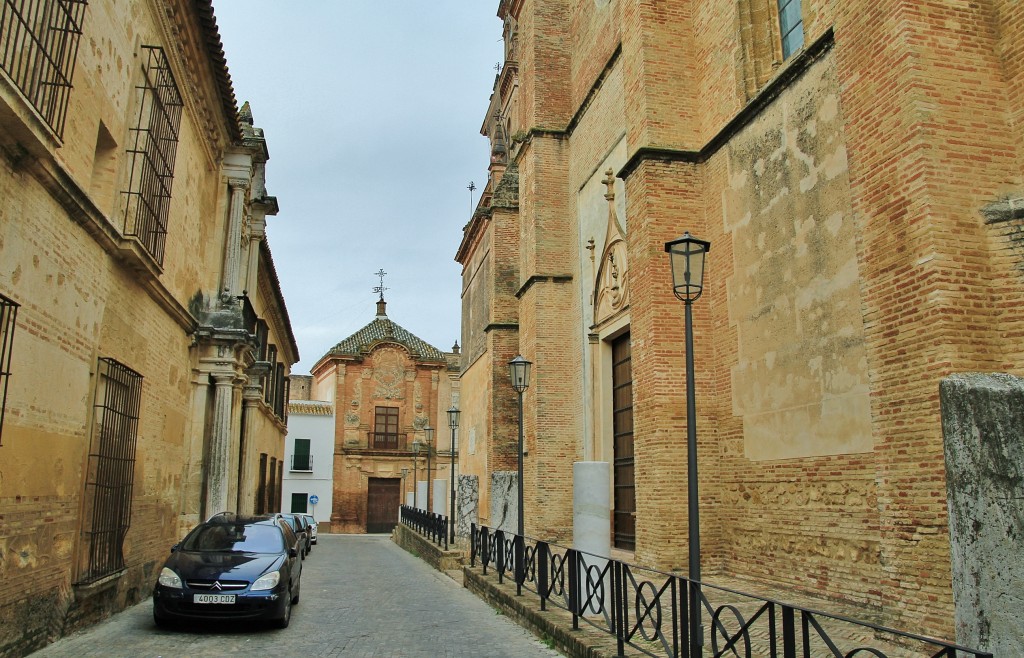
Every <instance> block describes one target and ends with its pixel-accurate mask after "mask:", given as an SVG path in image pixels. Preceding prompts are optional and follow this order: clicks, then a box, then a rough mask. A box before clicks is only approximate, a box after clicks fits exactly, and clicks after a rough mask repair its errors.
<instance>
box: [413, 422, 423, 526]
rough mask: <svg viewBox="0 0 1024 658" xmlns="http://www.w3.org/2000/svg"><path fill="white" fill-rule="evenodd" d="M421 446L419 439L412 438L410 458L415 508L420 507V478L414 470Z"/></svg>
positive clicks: (417, 464)
mask: <svg viewBox="0 0 1024 658" xmlns="http://www.w3.org/2000/svg"><path fill="white" fill-rule="evenodd" d="M422 447H423V444H422V443H420V440H419V439H414V440H413V442H412V454H413V455H414V457H413V458H412V506H413V508H415V509H419V508H420V503H419V489H420V487H419V483H420V479H419V476H418V475H417V474H416V470H417V469H416V467H417V466H419V464H420V449H421V448H422Z"/></svg>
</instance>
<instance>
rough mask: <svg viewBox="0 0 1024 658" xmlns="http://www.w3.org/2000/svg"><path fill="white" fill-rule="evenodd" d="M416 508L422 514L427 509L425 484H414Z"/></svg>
mask: <svg viewBox="0 0 1024 658" xmlns="http://www.w3.org/2000/svg"><path fill="white" fill-rule="evenodd" d="M416 508H417V509H421V510H423V511H424V512H425V511H427V510H428V509H429V507H428V506H427V483H426V481H424V482H417V483H416Z"/></svg>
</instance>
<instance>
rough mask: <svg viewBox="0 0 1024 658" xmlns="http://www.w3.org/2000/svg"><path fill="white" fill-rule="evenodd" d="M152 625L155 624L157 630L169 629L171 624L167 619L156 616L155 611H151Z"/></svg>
mask: <svg viewBox="0 0 1024 658" xmlns="http://www.w3.org/2000/svg"><path fill="white" fill-rule="evenodd" d="M153 623H154V624H156V627H157V628H164V629H167V628H170V627H171V626H172V625H173V624H172V622H171V620H170V619H168V618H167V617H161V616H160V615H158V614H157V612H156V610H154V611H153Z"/></svg>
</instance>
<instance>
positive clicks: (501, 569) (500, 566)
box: [494, 530, 505, 583]
mask: <svg viewBox="0 0 1024 658" xmlns="http://www.w3.org/2000/svg"><path fill="white" fill-rule="evenodd" d="M494 541H495V542H497V544H498V561H497V563H496V564H495V565H494V566H495V568H496V569H497V570H498V582H499V583H502V582H504V577H505V531H504V530H498V531H496V532H495V533H494Z"/></svg>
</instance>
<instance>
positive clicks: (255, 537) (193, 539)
mask: <svg viewBox="0 0 1024 658" xmlns="http://www.w3.org/2000/svg"><path fill="white" fill-rule="evenodd" d="M181 548H182V550H186V551H199V552H213V551H221V552H224V551H226V552H232V553H281V552H282V551H284V539H283V537H282V535H281V530H280V528H278V527H277V526H272V525H228V524H224V523H215V524H209V525H202V526H199V527H198V528H196V529H195V530H194V531H193V532H191V533H190V534H189V536H188V537H186V538H185V541H184V542H182V545H181Z"/></svg>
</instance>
